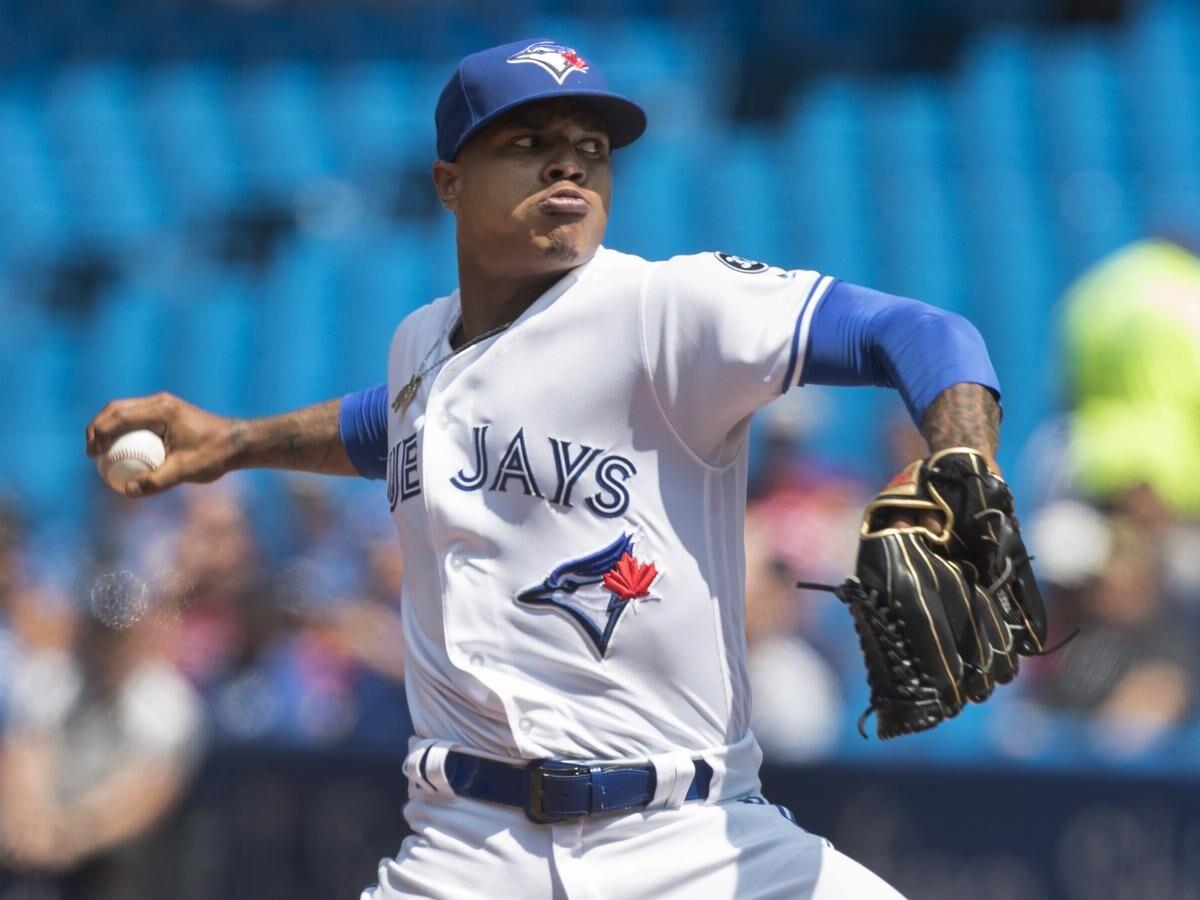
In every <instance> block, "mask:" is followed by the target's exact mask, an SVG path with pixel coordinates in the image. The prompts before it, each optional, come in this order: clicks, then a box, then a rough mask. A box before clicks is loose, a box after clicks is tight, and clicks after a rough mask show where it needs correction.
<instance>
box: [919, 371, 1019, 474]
mask: <svg viewBox="0 0 1200 900" xmlns="http://www.w3.org/2000/svg"><path fill="white" fill-rule="evenodd" d="M921 434H922V435H923V436H924V438H925V440H926V442H927V443H928V444H929V449H930V451H931V452H935V451H937V450H944V449H946V448H947V447H973V448H974V449H976V450H980V451H982V452H983V453H986V454H987V455H988V456H990V457H992V459H995V457H996V450H997V449H998V447H999V446H1000V407H999V405H997V403H996V400H995V398H993V397H992V393H991V391H989V390H988V389H987V388H985V387H984V386H983V385H979V384H968V383H963V384H955V385H951V386H950V387H948V388H946V390H944V391H942V392H941V393H940V394H938V395H937V399H935V400H934V401H933V403H931V404H930V405H929V408H928V409H927V410H925V417H924V419H922V421H921Z"/></svg>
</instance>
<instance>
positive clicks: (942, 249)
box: [868, 79, 968, 312]
mask: <svg viewBox="0 0 1200 900" xmlns="http://www.w3.org/2000/svg"><path fill="white" fill-rule="evenodd" d="M947 118H948V109H947V101H946V92H945V88H944V86H943V85H942V84H940V83H935V82H933V81H931V80H929V79H906V80H904V81H901V82H899V83H897V84H895V85H893V86H890V87H888V88H886V89H883V90H881V91H878V92H876V93H875V94H874V95H873V97H872V102H871V106H870V112H869V115H868V121H869V123H870V127H869V129H868V134H869V140H870V145H871V146H870V148H869V150H870V168H871V170H873V172H874V173H875V178H874V179H873V184H874V187H875V200H876V203H875V206H876V209H877V210H878V217H879V219H878V222H877V224H876V228H877V230H878V235H879V237H878V240H879V246H880V260H879V261H880V267H881V268H880V275H881V279H882V280H881V282H880V286H881V287H885V288H886V289H887V290H889V291H891V292H893V293H897V294H904V295H907V296H911V297H915V298H917V299H920V300H923V301H925V302H927V303H932V304H934V305H936V306H940V307H942V308H944V309H952V310H956V311H960V312H961V311H965V308H966V307H965V304H966V302H967V300H968V298H967V296H966V291H965V289H964V282H965V280H966V273H965V271H964V269H965V263H966V260H965V259H964V258H963V255H962V251H961V246H962V236H961V227H960V225H961V223H960V222H959V220H958V208H957V205H956V204H955V202H954V201H955V196H954V193H953V192H954V182H955V172H954V170H953V169H952V168H951V164H950V155H951V150H950V144H949V137H948V135H947V130H946V121H947Z"/></svg>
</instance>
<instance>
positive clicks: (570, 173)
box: [434, 99, 612, 274]
mask: <svg viewBox="0 0 1200 900" xmlns="http://www.w3.org/2000/svg"><path fill="white" fill-rule="evenodd" d="M609 152H610V151H609V140H608V133H607V130H606V129H605V126H604V122H603V121H602V120H601V119H600V118H599V117H598V116H596V115H595V114H594V113H592V112H591V111H590V110H588V109H587V107H586V106H583V105H581V104H579V103H578V102H574V101H571V100H568V99H564V100H550V101H545V102H541V103H530V104H527V105H525V106H521V107H518V108H517V109H515V110H513V111H512V112H510V113H507V114H506V115H503V116H501V117H500V118H499V119H497V120H496V121H495V122H493V123H491V124H490V125H489V126H487V127H486V128H485V129H484V130H482V131H481V132H480V133H479V134H477V135H474V136H472V138H471V139H470V140H469V141H468V142H467V143H466V145H464V147H463V149H462V151H461V152H460V153H459V156H458V159H457V161H456V162H454V163H445V162H438V163H437V164H436V165H435V166H434V182H435V183H436V185H437V188H438V193H439V195H440V196H441V198H442V201H443V203H444V204H445V205H446V207H447V208H448V209H451V210H453V211H454V213H455V214H456V215H457V217H458V243H459V252H460V254H463V253H465V254H467V255H468V256H470V257H473V258H474V259H476V260H478V261H479V262H481V263H483V264H485V265H486V266H487V267H488V268H490V269H493V270H500V271H508V272H512V273H513V274H526V273H529V274H533V273H548V272H553V271H558V270H565V269H569V268H572V267H573V266H576V265H579V264H581V263H583V262H586V261H587V260H588V259H590V258H591V256H592V254H594V253H595V252H596V248H597V247H598V246H599V245H600V242H601V240H602V239H603V238H604V230H605V227H606V226H607V224H608V210H609V205H610V203H611V201H612V171H611V169H610V164H609Z"/></svg>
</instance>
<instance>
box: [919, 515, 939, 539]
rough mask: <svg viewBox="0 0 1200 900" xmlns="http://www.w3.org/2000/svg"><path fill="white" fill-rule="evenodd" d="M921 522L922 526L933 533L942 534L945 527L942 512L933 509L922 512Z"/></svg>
mask: <svg viewBox="0 0 1200 900" xmlns="http://www.w3.org/2000/svg"><path fill="white" fill-rule="evenodd" d="M920 524H921V527H922V528H924V529H925V530H926V531H929V532H931V533H933V534H941V533H942V529H943V527H944V523H943V521H942V516H941V514H940V513H936V512H933V511H932V510H931V511H929V512H924V513H921V519H920Z"/></svg>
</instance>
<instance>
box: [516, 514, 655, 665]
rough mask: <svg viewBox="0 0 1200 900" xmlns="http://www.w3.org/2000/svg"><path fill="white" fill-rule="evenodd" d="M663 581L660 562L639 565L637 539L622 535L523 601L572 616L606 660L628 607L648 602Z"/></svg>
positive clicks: (526, 593) (529, 591)
mask: <svg viewBox="0 0 1200 900" xmlns="http://www.w3.org/2000/svg"><path fill="white" fill-rule="evenodd" d="M657 577H658V569H657V568H656V567H655V565H654V563H643V562H641V561H639V560H638V559H637V557H635V556H634V554H633V538H632V537H630V536H629V535H627V534H622V535H621V536H620V537H619V538H617V539H616V540H615V541H613V542H612V543H611V544H609V545H608V546H607V547H605V548H604V549H603V550H598V551H596V552H595V553H592V554H591V555H589V556H584V557H581V558H579V559H572V560H568V561H567V562H565V563H563V564H562V565H560V566H557V567H555V569H554V571H552V572H551V573H550V576H549V577H548V578H547V579H546V580H545V581H543V582H542V583H541V584H539V585H537V586H535V587H531V588H526V589H525V590H523V591H521V593H519V594H518V595H517V600H518V602H520V603H528V604H530V605H532V606H551V607H554V608H555V609H558V610H560V611H562V612H564V613H566V614H567V615H568V616H570V617H571V618H572V619H573V620H574V621H575V622H576V624H578V625H579V626H580V628H582V629H583V633H584V635H586V636H587V638H588V639H589V640H591V642H592V643H593V644H594V645H595V647H596V649H597V650H598V651H599V653H600V655H601V656H604V655H605V654H606V653H607V652H608V647H609V644H610V643H611V641H612V636H613V631H614V630H616V627H617V622H618V621H619V620H620V618H621V613H623V612H624V611H625V607H627V606H628V605H629V604H630V602H631V601H634V600H638V599H640V598H643V597H648V596H649V595H650V587H651V585H652V584H653V583H654V581H655V579H656V578H657Z"/></svg>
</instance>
